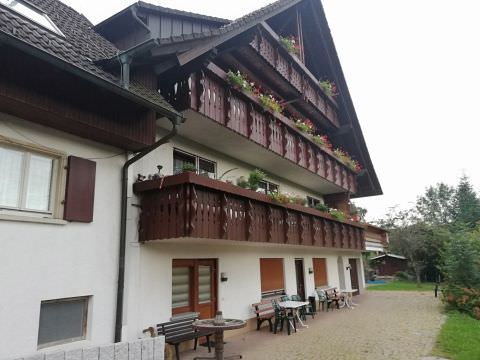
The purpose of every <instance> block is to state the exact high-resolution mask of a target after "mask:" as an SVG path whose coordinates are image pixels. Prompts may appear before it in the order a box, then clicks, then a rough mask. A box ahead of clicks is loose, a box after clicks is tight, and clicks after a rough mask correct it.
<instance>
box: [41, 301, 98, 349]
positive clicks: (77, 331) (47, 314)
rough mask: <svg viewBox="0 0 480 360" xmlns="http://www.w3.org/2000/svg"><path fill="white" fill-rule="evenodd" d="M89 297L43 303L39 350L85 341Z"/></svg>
mask: <svg viewBox="0 0 480 360" xmlns="http://www.w3.org/2000/svg"><path fill="white" fill-rule="evenodd" d="M88 299H89V297H77V298H68V299H56V300H47V301H42V303H41V305H40V323H39V327H38V348H39V349H40V348H45V347H48V346H53V345H59V344H65V343H69V342H74V341H79V340H85V339H86V332H87V313H88Z"/></svg>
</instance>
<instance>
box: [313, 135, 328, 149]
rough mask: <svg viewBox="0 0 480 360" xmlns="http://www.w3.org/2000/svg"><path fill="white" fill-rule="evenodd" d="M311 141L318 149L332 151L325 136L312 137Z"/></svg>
mask: <svg viewBox="0 0 480 360" xmlns="http://www.w3.org/2000/svg"><path fill="white" fill-rule="evenodd" d="M312 139H313V141H315V142H316V143H317V144H318V145H320V147H322V148H324V149H328V150H332V149H333V146H332V143H331V142H330V140H329V139H328V137H327V135H314V136H313V137H312Z"/></svg>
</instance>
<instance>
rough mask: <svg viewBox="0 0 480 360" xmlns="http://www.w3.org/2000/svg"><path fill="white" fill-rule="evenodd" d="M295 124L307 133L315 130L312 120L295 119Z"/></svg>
mask: <svg viewBox="0 0 480 360" xmlns="http://www.w3.org/2000/svg"><path fill="white" fill-rule="evenodd" d="M295 126H296V127H297V129H299V130H300V131H302V132H304V133H307V134H312V133H313V132H314V131H315V125H313V122H311V121H310V120H308V119H305V120H301V119H298V120H296V121H295Z"/></svg>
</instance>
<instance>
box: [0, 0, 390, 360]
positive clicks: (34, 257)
mask: <svg viewBox="0 0 480 360" xmlns="http://www.w3.org/2000/svg"><path fill="white" fill-rule="evenodd" d="M0 20H1V21H0V52H1V54H2V56H1V57H0V62H1V65H2V66H1V67H0V71H1V76H0V151H1V152H0V166H1V167H2V171H1V172H0V234H1V240H2V241H1V243H2V251H1V253H0V264H1V265H0V269H1V271H0V285H1V287H2V289H5V290H6V291H4V295H3V296H2V298H1V299H0V318H1V319H2V321H1V323H0V338H2V339H3V340H5V339H6V345H5V346H2V348H1V350H0V358H2V357H7V356H9V357H10V356H17V355H21V354H25V353H29V352H33V351H36V350H37V349H41V348H49V349H55V348H56V347H58V346H60V347H62V348H64V347H72V346H73V347H78V346H79V345H81V344H98V343H105V342H110V341H114V340H117V341H118V340H120V339H123V340H132V339H136V338H138V337H140V336H143V334H142V330H143V329H144V328H146V327H148V326H151V325H153V324H155V323H158V322H162V321H168V320H169V319H170V318H171V317H172V316H175V315H176V314H180V313H184V312H199V313H200V315H201V316H202V317H211V316H212V315H213V314H214V312H215V311H216V310H217V309H222V310H223V311H224V313H225V314H226V315H227V316H228V317H234V318H242V319H250V318H252V317H253V313H252V309H251V304H252V303H255V302H258V301H259V300H260V299H261V298H262V297H263V298H265V297H268V296H271V295H275V294H279V293H284V292H285V293H288V294H293V293H298V294H300V295H301V296H304V297H307V296H309V295H312V294H313V293H314V289H315V287H318V286H323V285H327V284H329V285H333V286H338V287H340V288H349V287H352V288H356V289H358V290H359V292H362V291H363V288H364V284H365V280H364V276H363V265H362V261H361V255H362V251H364V250H365V232H366V225H365V224H362V223H359V222H355V221H351V220H349V215H348V211H349V205H348V204H349V200H350V199H351V198H354V197H362V196H371V195H378V194H381V187H380V184H379V182H378V179H377V177H376V174H375V170H374V167H373V165H372V163H371V160H370V157H369V154H368V149H367V146H366V144H365V141H364V138H363V135H362V131H361V128H360V125H359V122H358V119H357V117H356V114H355V110H354V107H353V103H352V99H351V98H350V95H349V92H348V87H347V85H346V82H345V79H344V77H343V73H342V69H341V66H340V62H339V59H338V57H337V55H336V51H335V48H334V44H333V40H332V38H331V35H330V31H329V29H328V24H327V21H326V18H325V14H324V12H323V9H322V6H321V4H320V2H318V1H313V0H295V1H294V0H280V1H277V2H275V3H273V4H271V5H269V6H266V7H264V8H262V9H260V10H257V11H255V12H253V13H251V14H248V15H246V16H244V17H242V18H240V19H237V20H235V21H228V20H225V19H218V18H213V17H209V16H204V15H198V14H192V13H187V12H183V11H179V10H173V9H167V8H163V7H159V6H154V5H150V4H147V3H143V2H138V3H136V4H134V5H132V6H130V7H128V8H127V9H125V10H124V11H121V12H119V13H118V14H115V15H113V16H112V17H111V18H109V19H107V20H105V21H103V22H102V23H100V24H98V25H97V26H95V27H93V25H92V24H91V23H90V22H89V21H88V20H87V19H86V18H85V17H83V16H82V15H80V14H78V13H77V12H75V11H74V10H73V9H71V8H70V7H68V6H66V5H64V4H62V3H61V2H59V1H57V0H29V1H28V2H24V1H23V0H19V1H16V2H13V3H12V2H9V1H6V0H0ZM237 72H239V73H237ZM244 80H245V81H244ZM320 80H323V81H322V82H320ZM326 80H329V81H326ZM252 83H253V84H252ZM333 83H335V84H336V85H333ZM307 119H309V120H308V121H307ZM183 120H185V122H184V123H183V124H182V125H180V126H178V125H179V124H180V123H181V122H182V121H183ZM312 128H315V133H316V134H317V135H318V136H316V137H314V136H313V134H310V133H311V132H312ZM323 135H326V136H327V137H328V138H329V139H330V140H331V142H332V143H334V145H335V147H339V148H342V149H344V150H345V151H346V152H348V153H349V154H350V157H348V156H347V155H346V154H345V153H341V152H338V151H337V152H336V153H334V152H333V151H332V150H333V149H331V148H329V146H328V142H327V138H326V137H325V136H323ZM167 140H169V142H168V143H165V141H167ZM133 153H136V154H137V155H136V156H133V155H131V154H133ZM127 159H129V160H128V161H127ZM352 159H355V160H356V161H353V160H352ZM357 162H358V163H360V164H361V165H362V169H361V170H360V169H359V168H358V166H357ZM125 164H127V165H125ZM3 169H8V171H3ZM255 169H262V170H263V171H264V172H265V173H266V174H267V177H266V178H263V177H262V176H261V174H260V175H259V173H258V172H255ZM252 173H253V175H256V176H257V179H256V180H260V181H256V182H255V181H253V180H255V179H253V178H254V176H252V181H251V182H250V183H248V181H247V179H248V178H249V176H250V175H251V174H252ZM259 177H260V179H259ZM247 183H248V184H247ZM239 185H241V186H239ZM247 185H248V186H247ZM246 187H250V188H246ZM252 189H253V190H252ZM287 192H288V193H290V196H287V195H286V194H285V193H287ZM120 194H122V196H120ZM326 206H328V207H330V208H335V209H338V211H336V212H335V211H332V212H331V213H326V212H324V211H320V210H318V209H316V208H319V209H321V210H325V207H326ZM340 211H343V213H341V212H340ZM344 213H345V214H344ZM65 316H68V317H69V319H70V320H69V321H68V322H66V321H62V319H65ZM251 323H252V324H253V322H251ZM250 328H251V327H250Z"/></svg>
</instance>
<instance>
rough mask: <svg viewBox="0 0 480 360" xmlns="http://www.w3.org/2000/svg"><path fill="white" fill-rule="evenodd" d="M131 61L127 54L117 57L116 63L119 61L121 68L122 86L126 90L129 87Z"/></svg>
mask: <svg viewBox="0 0 480 360" xmlns="http://www.w3.org/2000/svg"><path fill="white" fill-rule="evenodd" d="M132 59H133V57H132V56H130V55H128V54H122V55H119V56H118V61H120V64H121V66H122V69H121V71H122V75H121V82H122V86H123V87H124V88H125V89H127V90H128V88H129V87H130V64H131V63H132Z"/></svg>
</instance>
